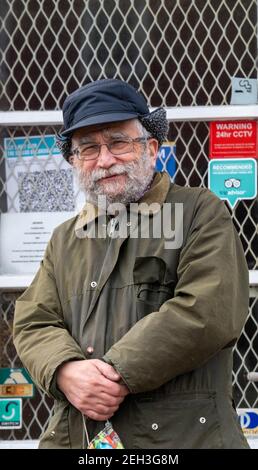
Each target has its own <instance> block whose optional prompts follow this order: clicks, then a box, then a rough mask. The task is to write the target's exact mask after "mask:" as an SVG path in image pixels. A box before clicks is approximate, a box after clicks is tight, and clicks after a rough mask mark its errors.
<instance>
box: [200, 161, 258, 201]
mask: <svg viewBox="0 0 258 470" xmlns="http://www.w3.org/2000/svg"><path fill="white" fill-rule="evenodd" d="M208 187H209V189H210V190H211V191H212V192H214V193H215V194H216V195H217V196H218V197H219V198H220V199H224V200H226V201H228V203H229V205H230V206H231V207H232V208H233V207H235V205H236V203H237V201H239V200H241V199H254V198H255V197H256V195H257V163H256V160H254V159H253V158H244V159H238V158H230V159H224V158H223V159H216V160H211V161H210V163H209V173H208Z"/></svg>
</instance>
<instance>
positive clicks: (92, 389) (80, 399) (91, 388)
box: [57, 359, 129, 421]
mask: <svg viewBox="0 0 258 470" xmlns="http://www.w3.org/2000/svg"><path fill="white" fill-rule="evenodd" d="M120 379H121V377H120V375H119V374H118V373H117V372H116V371H115V369H114V368H113V367H112V366H111V365H109V364H106V363H105V362H103V361H100V360H99V359H88V360H82V361H71V362H66V363H64V364H62V365H61V366H60V367H59V368H58V370H57V385H58V387H59V389H60V390H61V391H62V392H63V393H64V394H65V396H66V398H67V400H68V401H69V402H70V403H72V405H73V406H74V407H75V408H77V409H78V410H79V411H81V412H82V413H83V414H84V415H86V416H88V417H89V418H91V419H94V420H96V421H106V420H107V419H109V418H111V416H113V414H114V413H115V411H116V410H117V409H118V408H119V405H120V404H121V403H122V401H123V400H124V398H125V396H126V395H128V393H129V390H128V388H127V387H126V385H122V384H120V383H118V382H119V380H120Z"/></svg>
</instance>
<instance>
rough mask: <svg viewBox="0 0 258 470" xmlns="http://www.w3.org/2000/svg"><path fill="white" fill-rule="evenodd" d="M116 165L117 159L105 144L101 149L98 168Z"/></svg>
mask: <svg viewBox="0 0 258 470" xmlns="http://www.w3.org/2000/svg"><path fill="white" fill-rule="evenodd" d="M115 163H116V157H115V155H113V153H111V152H110V150H109V149H108V147H107V145H105V144H103V145H101V147H100V151H99V156H98V159H97V162H96V166H97V167H98V168H110V167H111V166H112V165H114V164H115Z"/></svg>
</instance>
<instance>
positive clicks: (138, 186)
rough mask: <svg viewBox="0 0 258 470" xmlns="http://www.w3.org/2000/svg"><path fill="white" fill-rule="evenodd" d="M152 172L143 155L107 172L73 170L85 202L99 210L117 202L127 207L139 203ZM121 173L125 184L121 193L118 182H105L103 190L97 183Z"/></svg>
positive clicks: (149, 181) (149, 182)
mask: <svg viewBox="0 0 258 470" xmlns="http://www.w3.org/2000/svg"><path fill="white" fill-rule="evenodd" d="M154 171H155V170H154V167H153V165H152V162H151V159H150V157H149V155H147V154H146V153H143V154H142V156H141V157H140V158H139V159H137V160H135V161H133V162H129V163H125V164H116V165H113V166H112V167H111V168H109V169H108V170H105V169H96V170H92V171H85V170H83V168H82V167H77V168H75V175H76V178H77V180H78V183H79V187H80V189H81V190H82V191H83V192H84V193H85V196H86V201H87V202H91V203H92V204H94V205H95V206H98V207H100V208H101V206H102V205H103V208H104V209H105V208H107V207H108V206H109V205H110V204H113V203H118V202H119V203H121V204H125V205H127V204H129V203H132V202H137V201H139V200H140V199H141V198H142V196H143V195H144V193H145V192H146V191H147V190H148V189H149V187H150V185H151V182H152V180H153V177H154ZM123 173H125V174H126V182H125V184H124V185H123V189H122V191H121V184H119V182H115V181H111V182H110V183H109V182H106V183H105V189H104V188H103V187H102V185H101V183H99V182H98V181H99V180H100V179H101V178H105V177H108V176H112V175H120V174H123ZM99 196H102V197H99ZM103 196H104V198H103Z"/></svg>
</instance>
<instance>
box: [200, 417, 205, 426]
mask: <svg viewBox="0 0 258 470" xmlns="http://www.w3.org/2000/svg"><path fill="white" fill-rule="evenodd" d="M199 421H200V423H202V424H204V423H206V418H204V417H203V416H202V417H201V418H200V420H199Z"/></svg>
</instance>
